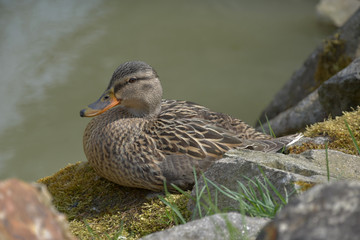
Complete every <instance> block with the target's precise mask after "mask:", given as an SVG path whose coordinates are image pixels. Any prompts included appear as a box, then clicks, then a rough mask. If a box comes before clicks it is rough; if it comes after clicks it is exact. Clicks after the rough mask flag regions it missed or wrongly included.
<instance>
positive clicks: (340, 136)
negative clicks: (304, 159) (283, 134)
mask: <svg viewBox="0 0 360 240" xmlns="http://www.w3.org/2000/svg"><path fill="white" fill-rule="evenodd" d="M345 120H346V122H347V123H348V124H349V127H350V129H351V131H352V133H353V134H354V137H355V139H356V141H357V142H358V143H360V107H358V109H357V110H355V111H352V112H344V114H343V115H342V116H338V117H336V118H334V119H329V120H327V121H324V122H319V123H315V124H314V125H311V126H308V127H307V128H306V130H305V132H304V135H305V136H306V137H317V136H328V137H329V138H330V141H329V143H328V148H329V149H333V150H337V151H341V152H344V153H348V154H354V155H357V154H358V151H357V149H356V147H355V144H354V142H353V140H352V138H351V136H350V132H349V130H348V128H347V127H346V124H345ZM308 149H325V144H319V145H317V144H312V143H305V144H303V145H301V146H294V147H291V148H290V149H289V151H290V152H291V153H301V152H303V151H306V150H308Z"/></svg>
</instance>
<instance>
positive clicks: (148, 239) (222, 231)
mask: <svg viewBox="0 0 360 240" xmlns="http://www.w3.org/2000/svg"><path fill="white" fill-rule="evenodd" d="M268 221H269V220H268V219H264V218H251V217H244V216H242V215H241V214H239V213H222V214H215V215H212V216H207V217H204V218H202V219H199V220H194V221H191V222H188V223H186V224H183V225H179V226H175V227H173V228H171V229H168V230H165V231H161V232H156V233H153V234H150V235H148V236H145V237H143V238H141V239H142V240H152V239H154V240H168V239H181V240H218V239H234V240H235V239H255V237H256V235H257V233H258V232H259V229H261V228H262V227H263V226H264V225H265V224H266V223H267V222H268ZM229 229H230V231H229Z"/></svg>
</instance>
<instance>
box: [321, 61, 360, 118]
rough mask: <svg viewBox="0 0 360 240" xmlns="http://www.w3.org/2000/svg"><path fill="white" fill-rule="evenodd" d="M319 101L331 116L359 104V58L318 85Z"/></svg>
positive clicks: (349, 109)
mask: <svg viewBox="0 0 360 240" xmlns="http://www.w3.org/2000/svg"><path fill="white" fill-rule="evenodd" d="M319 101H320V103H321V105H322V106H323V108H324V110H325V112H326V113H327V114H331V115H332V116H339V115H341V114H342V112H343V111H351V109H354V108H356V106H358V105H360V58H357V59H355V60H354V61H353V62H352V63H351V64H350V65H349V66H348V67H346V68H345V69H343V70H342V71H340V72H339V73H337V74H336V75H335V76H333V77H331V78H330V79H329V80H327V81H326V82H324V83H323V84H322V85H321V86H320V87H319Z"/></svg>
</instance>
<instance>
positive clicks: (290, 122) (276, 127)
mask: <svg viewBox="0 0 360 240" xmlns="http://www.w3.org/2000/svg"><path fill="white" fill-rule="evenodd" d="M327 116H328V115H327V114H326V112H325V109H324V107H323V106H322V105H321V103H320V100H319V93H318V91H317V90H315V91H314V92H313V93H310V94H309V95H308V96H307V97H306V98H305V99H303V100H301V101H300V102H299V103H298V104H297V105H296V106H294V107H291V108H289V109H287V110H285V111H283V112H281V113H279V114H278V115H277V116H275V117H273V118H272V119H271V120H269V124H263V126H262V128H261V127H258V128H257V130H258V131H261V130H262V129H264V131H265V132H267V133H269V132H270V130H269V125H270V126H271V129H272V130H273V131H274V132H275V134H276V136H284V135H288V134H292V133H295V132H299V131H301V130H303V129H304V128H305V127H306V126H307V125H311V124H314V123H317V122H320V121H323V120H324V119H325V118H326V117H327Z"/></svg>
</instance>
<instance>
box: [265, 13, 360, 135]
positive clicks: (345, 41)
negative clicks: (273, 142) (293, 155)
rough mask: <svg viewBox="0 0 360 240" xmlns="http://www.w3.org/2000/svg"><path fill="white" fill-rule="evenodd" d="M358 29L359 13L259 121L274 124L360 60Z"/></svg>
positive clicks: (303, 68) (313, 56)
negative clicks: (353, 62) (330, 79)
mask: <svg viewBox="0 0 360 240" xmlns="http://www.w3.org/2000/svg"><path fill="white" fill-rule="evenodd" d="M359 25H360V9H358V10H357V11H356V12H355V13H354V15H353V16H352V17H351V18H350V19H349V20H348V21H347V22H346V23H345V24H344V25H343V26H342V27H341V28H339V29H338V30H337V32H336V33H335V34H334V35H333V36H331V37H329V38H328V39H326V40H325V41H324V42H323V43H322V44H321V45H320V46H318V47H317V48H316V49H315V50H314V51H313V52H312V53H311V54H310V56H309V57H308V58H307V59H306V61H305V62H304V64H303V66H301V68H300V69H299V70H297V71H296V72H295V73H294V74H293V75H292V77H291V79H290V80H289V81H288V82H287V83H286V84H285V85H284V86H283V87H282V89H281V90H280V91H279V92H278V93H277V94H276V95H275V97H274V98H273V100H272V101H271V103H270V104H269V105H268V106H267V107H266V108H265V109H264V110H263V112H262V113H261V116H260V121H261V122H262V123H266V117H265V116H267V118H268V119H270V120H271V119H272V118H274V117H276V116H277V115H278V114H280V113H281V112H284V111H286V110H288V109H290V108H292V107H294V106H296V105H297V104H298V103H299V102H300V101H301V100H303V99H304V98H306V97H307V96H308V95H309V94H310V93H312V92H313V91H314V90H316V89H317V88H318V87H319V86H320V85H321V84H322V83H323V82H325V81H326V80H328V79H329V78H330V77H331V76H333V75H335V74H336V73H337V72H339V71H340V70H342V69H343V68H345V67H346V66H347V65H348V64H350V63H351V61H352V60H353V59H355V58H357V57H359V56H360V55H359V54H360V51H359V49H360V47H359V45H360V28H359V27H358V26H359ZM258 125H259V124H258ZM263 125H266V124H263ZM275 133H276V132H275Z"/></svg>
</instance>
